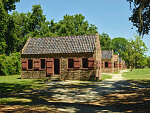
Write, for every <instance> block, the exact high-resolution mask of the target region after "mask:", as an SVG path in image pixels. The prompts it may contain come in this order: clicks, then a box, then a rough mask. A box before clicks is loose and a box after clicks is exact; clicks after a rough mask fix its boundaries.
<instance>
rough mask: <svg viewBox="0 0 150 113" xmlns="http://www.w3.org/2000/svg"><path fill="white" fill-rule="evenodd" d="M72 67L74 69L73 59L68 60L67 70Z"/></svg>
mask: <svg viewBox="0 0 150 113" xmlns="http://www.w3.org/2000/svg"><path fill="white" fill-rule="evenodd" d="M73 67H74V61H73V59H68V68H73Z"/></svg>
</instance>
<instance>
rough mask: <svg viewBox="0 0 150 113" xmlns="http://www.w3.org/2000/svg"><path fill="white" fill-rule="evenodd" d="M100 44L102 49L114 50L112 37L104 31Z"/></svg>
mask: <svg viewBox="0 0 150 113" xmlns="http://www.w3.org/2000/svg"><path fill="white" fill-rule="evenodd" d="M100 44H101V49H102V50H112V48H111V38H110V37H109V35H108V34H107V33H102V34H101V35H100Z"/></svg>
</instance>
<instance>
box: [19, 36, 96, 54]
mask: <svg viewBox="0 0 150 113" xmlns="http://www.w3.org/2000/svg"><path fill="white" fill-rule="evenodd" d="M95 40H96V35H84V36H61V37H45V38H31V39H30V40H29V41H28V42H27V43H26V45H25V47H24V49H23V50H22V54H52V53H81V52H94V48H95Z"/></svg>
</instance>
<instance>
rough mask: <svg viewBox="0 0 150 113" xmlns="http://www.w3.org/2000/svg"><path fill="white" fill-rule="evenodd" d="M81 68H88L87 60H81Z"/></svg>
mask: <svg viewBox="0 0 150 113" xmlns="http://www.w3.org/2000/svg"><path fill="white" fill-rule="evenodd" d="M82 68H88V59H87V58H83V59H82Z"/></svg>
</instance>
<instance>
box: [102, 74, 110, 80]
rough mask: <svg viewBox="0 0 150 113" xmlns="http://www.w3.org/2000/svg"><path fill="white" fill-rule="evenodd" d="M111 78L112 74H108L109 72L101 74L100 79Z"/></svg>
mask: <svg viewBox="0 0 150 113" xmlns="http://www.w3.org/2000/svg"><path fill="white" fill-rule="evenodd" d="M111 78H112V75H109V74H102V80H105V79H111Z"/></svg>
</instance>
